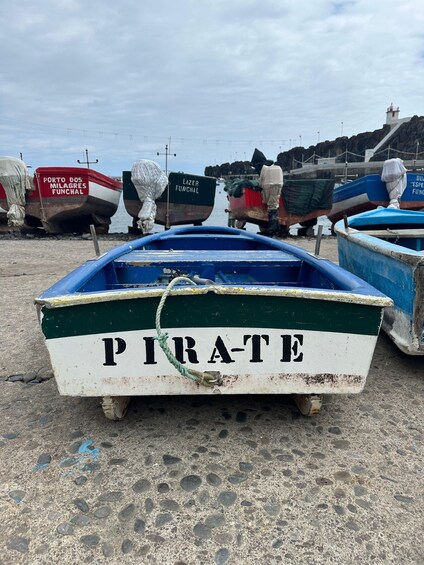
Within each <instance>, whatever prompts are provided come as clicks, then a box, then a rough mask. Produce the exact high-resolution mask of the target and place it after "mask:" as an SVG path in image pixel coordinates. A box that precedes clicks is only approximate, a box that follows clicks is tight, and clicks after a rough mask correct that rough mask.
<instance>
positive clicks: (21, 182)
mask: <svg viewBox="0 0 424 565" xmlns="http://www.w3.org/2000/svg"><path fill="white" fill-rule="evenodd" d="M0 183H1V184H2V186H3V188H4V191H5V193H6V200H7V206H8V208H9V210H8V212H7V223H8V225H9V226H12V227H18V228H19V227H21V226H23V224H24V220H25V193H26V191H28V190H31V188H32V187H31V180H30V177H29V175H28V169H27V167H26V165H25V163H24V162H23V161H22V160H21V159H16V158H15V157H0Z"/></svg>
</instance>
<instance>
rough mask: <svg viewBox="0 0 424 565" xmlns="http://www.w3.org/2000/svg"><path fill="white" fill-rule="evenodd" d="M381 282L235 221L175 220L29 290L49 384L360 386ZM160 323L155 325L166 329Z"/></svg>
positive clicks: (153, 388)
mask: <svg viewBox="0 0 424 565" xmlns="http://www.w3.org/2000/svg"><path fill="white" fill-rule="evenodd" d="M390 303H391V301H390V300H389V299H387V298H386V297H385V296H383V295H382V294H381V293H380V292H379V291H377V290H375V289H373V288H372V287H370V286H369V285H368V284H367V283H365V282H364V281H362V280H360V279H358V278H357V277H355V276H354V275H352V274H350V273H348V272H347V271H345V270H343V269H341V268H340V267H339V266H337V265H335V264H334V263H332V262H330V261H328V260H325V259H322V258H320V257H318V256H313V255H312V254H310V253H307V252H306V251H304V250H302V249H299V248H297V247H295V246H293V245H289V244H287V243H284V242H280V241H277V240H273V239H270V238H267V237H264V236H260V235H256V234H253V233H250V232H247V231H244V230H237V229H233V228H223V227H222V228H220V227H180V228H174V229H172V230H168V231H164V232H162V233H159V234H154V235H151V236H146V237H144V238H141V239H138V240H135V241H132V242H130V243H125V244H123V245H121V246H120V247H117V248H116V249H114V250H112V251H110V252H108V253H105V254H104V255H102V256H100V257H98V258H95V259H93V260H90V261H88V262H86V263H85V264H84V265H82V266H80V267H79V268H77V269H76V270H75V271H73V272H72V273H70V274H69V275H67V276H66V277H65V278H64V279H62V280H61V281H59V282H58V283H56V284H55V285H54V286H52V287H51V288H50V289H49V290H47V291H45V292H44V293H43V294H42V295H41V296H40V297H38V298H37V299H36V304H37V307H38V309H39V313H40V322H41V328H42V331H43V333H44V336H45V339H46V344H47V348H48V350H49V353H50V357H51V362H52V366H53V368H54V372H55V376H56V381H57V385H58V388H59V392H60V393H61V394H64V395H71V396H97V397H103V409H104V412H105V414H106V416H107V417H109V418H112V419H119V418H121V417H123V414H124V412H125V407H126V405H127V402H128V398H129V397H131V396H138V395H162V394H175V395H180V394H294V395H295V399H296V401H297V403H298V405H299V407H300V409H301V411H302V413H304V414H308V415H311V414H315V413H317V412H318V411H319V408H320V406H321V395H322V394H330V393H346V394H347V393H357V392H360V391H361V390H362V389H363V387H364V385H365V381H366V377H367V374H368V370H369V366H370V363H371V359H372V356H373V353H374V348H375V344H376V341H377V336H378V333H379V329H380V325H381V320H382V313H383V312H382V311H383V308H384V307H385V306H388V305H389V304H390ZM162 327H163V328H166V331H165V330H164V329H162Z"/></svg>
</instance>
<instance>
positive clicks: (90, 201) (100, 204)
mask: <svg viewBox="0 0 424 565" xmlns="http://www.w3.org/2000/svg"><path fill="white" fill-rule="evenodd" d="M0 182H1V181H0ZM121 192H122V183H121V182H120V181H118V180H115V179H113V178H111V177H109V176H106V175H103V174H102V173H99V172H97V171H95V170H93V169H89V168H83V167H39V168H37V169H36V170H35V174H34V178H33V179H31V187H30V190H26V192H25V195H24V196H25V205H24V211H25V218H24V223H23V225H22V226H21V228H24V229H25V228H42V229H44V230H45V231H46V232H47V233H69V232H77V233H84V232H89V231H90V225H94V226H95V228H96V231H97V232H98V233H107V232H108V230H109V225H110V218H111V217H112V216H113V214H114V213H115V212H116V210H117V208H118V203H119V198H120V196H121ZM9 200H10V198H9V199H8V194H7V191H6V190H5V187H3V186H2V184H1V183H0V207H1V208H2V209H3V210H4V211H5V212H3V214H2V216H3V218H2V220H3V225H4V227H6V229H7V226H6V224H7V219H6V212H7V211H8V210H9Z"/></svg>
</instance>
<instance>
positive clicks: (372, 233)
mask: <svg viewBox="0 0 424 565" xmlns="http://www.w3.org/2000/svg"><path fill="white" fill-rule="evenodd" d="M335 230H336V234H337V240H338V250H339V263H340V265H341V266H342V267H344V268H345V269H347V270H348V271H350V272H352V273H354V274H356V275H357V276H359V277H361V278H362V279H364V280H366V281H367V282H368V283H369V284H371V285H372V286H374V287H375V288H378V289H379V290H380V291H381V292H382V293H384V294H385V295H387V296H389V297H390V298H391V299H392V300H393V306H392V307H389V308H387V309H386V310H385V312H384V319H383V324H382V328H383V330H384V331H385V332H386V333H387V335H388V336H389V337H390V338H391V339H392V340H393V341H394V343H395V344H396V345H397V346H398V347H399V349H400V350H401V351H403V352H404V353H407V354H409V355H424V212H415V211H411V210H395V209H386V208H378V209H376V210H372V211H369V212H364V213H362V214H359V215H357V216H353V217H352V218H349V226H348V227H347V228H346V227H345V225H344V222H342V221H340V222H338V223H337V224H336V226H335Z"/></svg>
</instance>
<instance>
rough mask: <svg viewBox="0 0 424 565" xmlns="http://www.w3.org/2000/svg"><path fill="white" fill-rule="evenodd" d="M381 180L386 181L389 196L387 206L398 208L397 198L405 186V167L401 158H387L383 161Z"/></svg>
mask: <svg viewBox="0 0 424 565" xmlns="http://www.w3.org/2000/svg"><path fill="white" fill-rule="evenodd" d="M381 180H382V181H383V182H385V183H386V188H387V192H388V193H389V197H390V204H389V208H399V199H400V197H401V196H402V194H403V191H404V190H405V188H406V182H407V179H406V169H405V167H404V165H403V161H402V159H399V158H396V159H387V161H384V165H383V172H382V174H381Z"/></svg>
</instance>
